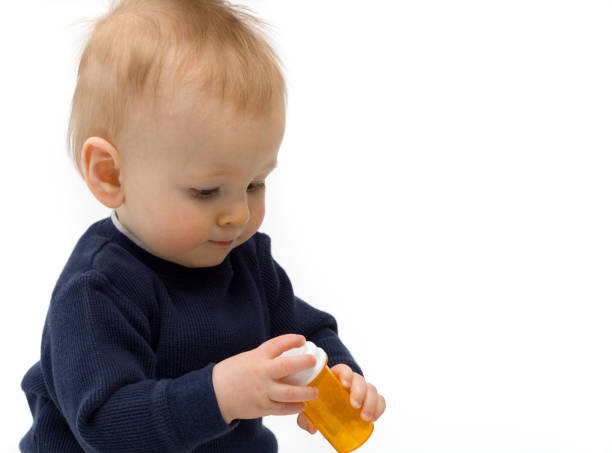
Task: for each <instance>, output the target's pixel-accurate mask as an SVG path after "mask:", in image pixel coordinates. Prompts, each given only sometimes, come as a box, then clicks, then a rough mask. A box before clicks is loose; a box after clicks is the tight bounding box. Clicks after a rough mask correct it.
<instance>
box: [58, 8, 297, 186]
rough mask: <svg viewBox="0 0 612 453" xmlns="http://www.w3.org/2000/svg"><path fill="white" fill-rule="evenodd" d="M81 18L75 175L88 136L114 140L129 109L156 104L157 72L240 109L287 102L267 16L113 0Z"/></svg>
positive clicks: (72, 127) (258, 110) (71, 146)
mask: <svg viewBox="0 0 612 453" xmlns="http://www.w3.org/2000/svg"><path fill="white" fill-rule="evenodd" d="M84 21H85V22H89V23H90V24H92V25H93V28H92V30H91V32H90V36H89V39H88V40H87V41H86V43H85V46H84V49H83V51H82V54H81V59H80V64H79V69H78V79H77V84H76V88H75V91H74V96H73V99H72V109H71V113H70V119H69V124H68V135H67V145H68V151H69V154H70V155H71V157H72V159H73V163H74V164H75V166H76V168H77V170H78V171H79V173H80V174H81V176H83V173H82V169H81V152H82V147H83V144H84V143H85V141H86V140H87V138H89V137H92V136H97V137H102V138H104V139H106V140H108V141H109V142H111V143H113V144H114V145H115V146H117V141H118V140H119V137H120V135H121V133H122V131H123V130H124V128H125V127H126V126H127V124H128V122H129V118H130V117H131V116H132V114H133V113H134V110H133V109H135V108H138V107H141V106H142V105H143V101H150V102H152V103H153V105H154V104H155V99H156V97H157V94H158V90H159V89H160V79H161V80H163V81H164V82H165V81H166V80H168V81H169V82H170V85H171V86H170V90H171V91H170V92H171V93H173V92H174V90H176V89H177V88H180V87H181V86H190V87H194V88H195V89H196V90H195V93H196V95H198V96H199V95H200V94H201V95H203V96H209V98H210V96H212V97H215V98H217V99H222V100H226V99H227V100H229V101H230V102H231V104H233V106H234V107H235V108H236V110H237V112H238V113H251V114H253V115H262V114H265V113H267V112H269V111H270V110H271V109H272V108H273V107H274V106H275V105H277V104H278V102H279V101H281V102H283V103H286V96H287V94H286V85H285V81H284V76H283V71H282V62H281V61H280V60H279V58H278V56H277V54H276V53H275V52H274V50H273V49H272V47H271V45H270V44H269V43H268V41H267V38H266V35H265V28H264V26H266V25H267V24H266V23H265V22H263V21H262V20H261V19H258V18H256V17H255V16H254V15H252V14H251V13H250V12H249V10H248V9H247V8H245V7H243V6H240V7H238V6H232V5H230V4H229V3H228V2H227V1H224V0H112V4H111V8H110V11H109V12H108V13H107V14H106V15H104V16H102V17H100V18H98V19H94V20H93V21H92V20H87V19H86V20H84ZM81 22H83V21H81ZM201 99H202V100H203V101H204V102H205V100H206V97H203V98H201ZM198 100H200V98H199V97H198Z"/></svg>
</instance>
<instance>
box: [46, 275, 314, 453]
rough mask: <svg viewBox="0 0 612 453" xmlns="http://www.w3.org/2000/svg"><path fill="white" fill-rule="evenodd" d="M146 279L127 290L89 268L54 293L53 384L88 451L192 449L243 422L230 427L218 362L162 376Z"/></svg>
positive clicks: (49, 327)
mask: <svg viewBox="0 0 612 453" xmlns="http://www.w3.org/2000/svg"><path fill="white" fill-rule="evenodd" d="M138 283H139V284H138V285H134V287H131V288H128V287H127V286H126V288H123V286H122V288H123V289H121V290H119V289H116V288H115V286H114V285H113V283H112V282H111V281H110V280H109V279H108V278H107V277H106V276H105V275H103V274H100V273H99V272H96V271H89V272H87V273H86V274H84V275H82V276H80V277H77V278H73V279H72V280H70V281H69V282H68V283H67V284H66V285H65V286H64V287H62V288H60V289H59V290H58V292H57V294H54V296H53V299H52V302H51V306H50V308H49V313H48V316H47V321H46V324H45V332H44V334H43V349H42V355H41V367H42V371H43V375H44V378H45V382H47V383H48V389H49V393H50V397H51V399H53V401H54V402H55V404H56V406H57V407H58V408H59V409H60V410H61V412H62V414H63V416H64V417H65V419H66V421H67V423H68V424H69V425H70V429H71V431H72V432H73V433H74V435H75V437H76V439H77V441H78V442H79V444H80V445H81V447H82V448H83V449H84V450H86V451H112V452H116V453H119V452H122V451H173V452H180V451H192V450H193V449H195V448H196V447H197V446H198V445H201V444H203V443H206V442H209V441H210V440H212V439H214V438H217V437H219V436H222V435H224V434H226V433H229V432H230V431H231V430H232V429H234V427H235V426H236V423H237V422H236V423H233V424H231V425H229V426H228V424H227V423H226V422H225V419H224V417H223V415H222V414H221V412H220V410H219V407H218V405H217V400H216V396H215V390H214V387H213V383H212V372H213V364H209V365H207V366H205V367H204V368H201V369H198V370H194V371H191V372H189V373H187V374H185V375H183V376H180V377H178V378H176V379H159V378H158V377H157V376H156V366H157V357H156V354H155V350H154V348H153V346H152V344H153V343H154V338H155V334H154V329H155V326H152V325H150V321H149V319H152V318H155V317H156V316H157V314H156V313H154V310H156V305H155V304H154V303H151V302H145V301H150V299H151V293H147V294H144V291H145V290H144V289H143V290H142V291H143V293H136V292H135V291H136V290H137V289H138V288H148V287H149V286H150V285H149V283H150V282H142V281H139V282H138ZM128 290H129V291H132V292H131V293H129V296H130V297H127V296H126V295H124V293H123V291H126V292H127V291H128ZM147 291H148V290H147ZM302 396H304V395H302Z"/></svg>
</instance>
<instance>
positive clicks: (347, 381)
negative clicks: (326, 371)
mask: <svg viewBox="0 0 612 453" xmlns="http://www.w3.org/2000/svg"><path fill="white" fill-rule="evenodd" d="M331 371H332V372H333V373H334V374H335V375H336V377H337V378H338V379H340V382H342V385H344V386H345V387H346V388H347V389H350V388H351V386H352V385H353V370H352V369H351V367H350V366H348V365H345V364H344V363H339V364H338V365H334V366H333V367H332V368H331Z"/></svg>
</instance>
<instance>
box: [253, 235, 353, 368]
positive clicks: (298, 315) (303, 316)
mask: <svg viewBox="0 0 612 453" xmlns="http://www.w3.org/2000/svg"><path fill="white" fill-rule="evenodd" d="M258 239H259V241H258V243H257V249H258V250H257V254H258V261H259V265H260V267H261V271H262V280H263V285H264V289H265V293H266V300H267V303H268V308H269V311H270V324H271V334H272V337H275V336H278V335H283V334H286V333H297V334H301V335H304V336H305V337H306V339H307V340H309V341H312V342H313V343H315V344H316V345H317V346H319V347H321V348H323V350H324V351H325V352H326V353H327V356H328V365H329V366H330V367H331V366H334V365H336V364H338V363H345V364H347V365H348V366H350V367H351V369H352V370H353V371H355V372H357V373H359V374H361V375H363V372H362V371H361V368H359V366H358V365H357V362H356V361H355V359H353V356H352V355H351V353H350V352H349V350H348V348H347V347H346V346H345V345H344V344H343V343H342V341H340V338H339V337H338V326H337V323H336V320H335V318H334V317H333V316H332V315H330V314H329V313H326V312H324V311H321V310H318V309H316V308H314V307H313V306H311V305H310V304H308V303H307V302H305V301H304V300H302V299H300V298H299V297H297V296H296V295H295V294H294V293H293V287H292V285H291V281H290V280H289V277H288V276H287V273H286V272H285V270H284V269H283V268H282V267H281V266H280V265H279V264H278V263H277V262H276V260H275V259H274V258H273V257H272V252H271V239H270V237H269V236H268V235H266V234H265V233H260V234H259V235H258Z"/></svg>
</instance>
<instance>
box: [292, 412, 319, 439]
mask: <svg viewBox="0 0 612 453" xmlns="http://www.w3.org/2000/svg"><path fill="white" fill-rule="evenodd" d="M297 424H298V426H299V427H300V428H302V429H305V430H306V431H308V432H309V433H310V434H314V433H316V432H317V428H315V427H314V425H313V424H312V423H311V421H310V420H309V419H308V417H306V415H305V414H304V413H303V412H301V413H300V415H298V418H297Z"/></svg>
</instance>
